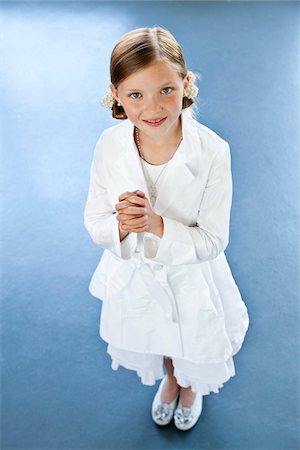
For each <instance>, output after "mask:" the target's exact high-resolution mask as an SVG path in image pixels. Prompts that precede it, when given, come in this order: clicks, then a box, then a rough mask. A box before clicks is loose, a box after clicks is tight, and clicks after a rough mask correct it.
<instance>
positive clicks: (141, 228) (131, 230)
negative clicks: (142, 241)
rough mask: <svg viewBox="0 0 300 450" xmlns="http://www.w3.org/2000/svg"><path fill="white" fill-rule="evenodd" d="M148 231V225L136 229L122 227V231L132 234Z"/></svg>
mask: <svg viewBox="0 0 300 450" xmlns="http://www.w3.org/2000/svg"><path fill="white" fill-rule="evenodd" d="M148 229H149V225H144V226H142V227H136V228H128V226H127V225H122V230H123V231H130V232H133V233H143V232H145V231H147V230H148Z"/></svg>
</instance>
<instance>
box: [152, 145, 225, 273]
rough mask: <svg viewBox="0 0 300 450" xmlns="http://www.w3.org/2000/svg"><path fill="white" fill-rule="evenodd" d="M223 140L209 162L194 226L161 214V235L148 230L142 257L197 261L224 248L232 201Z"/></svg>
mask: <svg viewBox="0 0 300 450" xmlns="http://www.w3.org/2000/svg"><path fill="white" fill-rule="evenodd" d="M225 144H226V145H225V146H224V147H222V148H221V149H220V151H218V152H217V154H216V156H215V157H214V160H213V162H212V165H211V169H210V172H209V176H208V181H207V184H206V187H205V190H204V194H203V197H202V200H201V204H200V207H199V210H198V215H197V222H196V224H195V226H187V225H184V224H182V223H181V222H178V221H176V220H173V219H170V218H168V217H164V216H163V217H162V218H163V222H164V234H163V236H162V238H159V237H158V236H155V235H153V234H151V233H146V234H145V236H144V257H145V258H149V259H151V260H152V261H155V262H157V263H160V264H166V265H178V264H197V263H201V262H203V261H207V260H211V259H214V258H216V257H217V256H218V254H219V253H221V252H222V251H224V250H225V248H226V247H227V245H228V242H229V226H230V209H231V202H232V175H231V156H230V147H229V145H228V143H227V142H226V143H225ZM187 201H188V199H187Z"/></svg>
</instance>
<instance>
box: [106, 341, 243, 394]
mask: <svg viewBox="0 0 300 450" xmlns="http://www.w3.org/2000/svg"><path fill="white" fill-rule="evenodd" d="M107 353H108V354H109V355H110V356H111V359H112V363H111V368H112V369H113V370H118V368H119V366H122V367H124V368H125V369H129V370H135V371H136V373H137V375H138V376H139V377H140V378H141V383H142V384H144V385H147V386H153V385H155V383H156V381H157V380H161V379H162V378H163V377H164V376H165V372H164V363H163V358H164V356H163V355H154V354H148V355H147V354H140V353H136V352H132V351H128V350H124V349H118V348H116V347H113V346H111V345H110V344H108V346H107ZM168 357H169V356H168ZM172 359H173V365H174V376H175V377H176V379H177V382H178V384H179V385H180V386H182V387H190V386H191V389H192V391H193V392H200V394H201V395H209V394H210V393H211V392H213V393H215V394H217V393H218V392H219V389H221V388H222V387H223V386H224V383H225V382H226V381H228V379H229V378H231V377H233V376H234V375H235V368H234V362H233V359H232V357H231V358H229V359H228V360H227V361H225V362H224V363H218V364H208V363H202V364H194V363H191V362H189V361H184V360H182V359H179V358H172ZM208 380H209V381H208Z"/></svg>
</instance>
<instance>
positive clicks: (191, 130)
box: [84, 27, 249, 430]
mask: <svg viewBox="0 0 300 450" xmlns="http://www.w3.org/2000/svg"><path fill="white" fill-rule="evenodd" d="M110 76H111V84H110V93H109V94H108V95H107V96H106V97H105V99H104V101H103V103H104V105H105V106H107V107H109V108H110V109H111V110H112V115H113V117H114V118H116V119H119V120H120V121H121V122H120V123H119V124H117V125H115V126H113V127H110V128H108V129H107V130H105V131H104V132H103V133H102V135H101V137H100V139H99V141H98V142H97V144H96V148H95V152H94V158H93V162H92V166H91V180H90V188H89V194H88V199H87V203H86V207H85V212H84V221H85V226H86V228H87V230H88V232H89V234H90V236H91V237H92V239H93V241H94V242H95V243H96V244H97V245H100V246H101V247H103V248H104V249H105V250H104V253H103V255H102V259H101V261H100V263H99V265H98V267H97V269H96V271H95V273H94V275H93V277H92V280H91V283H90V292H91V293H92V295H94V296H95V297H97V298H99V299H101V300H103V307H102V312H101V320H100V330H99V332H100V336H101V337H102V338H103V339H104V340H105V341H106V342H107V343H108V347H107V352H108V353H109V355H110V356H111V359H112V369H114V370H117V368H118V367H119V365H121V366H123V367H125V368H127V369H131V370H136V372H137V374H138V376H139V377H141V382H142V383H143V384H146V385H153V384H155V381H156V380H157V379H162V381H161V383H160V385H159V389H158V391H157V393H156V395H155V397H154V400H153V403H152V418H153V420H154V422H155V423H156V424H159V425H166V424H168V423H169V422H170V421H171V420H172V419H173V418H174V423H175V426H176V427H177V428H178V429H180V430H187V429H189V428H192V427H193V426H194V425H195V423H196V422H197V420H198V419H199V416H200V414H201V410H202V398H203V396H204V395H208V394H209V393H210V392H215V393H217V392H219V388H220V387H222V386H223V383H224V382H226V381H227V380H228V379H229V378H230V377H232V376H234V375H235V368H234V363H233V358H232V357H233V355H235V354H236V353H237V352H238V351H239V350H240V348H241V346H242V343H243V340H244V337H245V334H246V331H247V329H248V325H249V317H248V311H247V308H246V305H245V304H244V302H243V300H242V298H241V296H240V292H239V290H238V287H237V286H236V284H235V281H234V279H233V277H232V274H231V271H230V268H229V266H228V263H227V260H226V257H225V254H224V250H225V248H226V246H227V245H228V241H229V222H230V208H231V201H232V179H231V163H230V149H229V145H228V143H227V142H226V141H224V140H223V139H222V138H221V137H220V136H218V135H217V134H216V133H214V132H213V131H212V130H210V129H209V128H207V127H205V126H204V125H202V124H200V123H199V122H197V121H196V120H195V119H194V118H193V117H192V114H191V112H190V110H189V109H190V107H191V105H192V104H193V103H194V101H195V97H196V95H197V91H198V89H197V87H196V85H195V79H196V77H195V75H194V74H193V73H192V72H190V71H188V70H187V68H186V64H185V60H184V57H183V53H182V49H181V47H180V46H179V44H178V43H177V41H176V40H175V38H174V37H173V36H172V35H171V34H170V33H169V32H168V31H167V30H165V29H163V28H160V27H154V28H140V29H136V30H133V31H131V32H129V33H127V34H126V35H125V36H123V37H122V38H121V40H120V41H119V42H118V43H117V44H116V46H115V47H114V49H113V51H112V55H111V61H110ZM164 365H165V367H166V370H167V373H166V375H165V374H164V370H163V369H164Z"/></svg>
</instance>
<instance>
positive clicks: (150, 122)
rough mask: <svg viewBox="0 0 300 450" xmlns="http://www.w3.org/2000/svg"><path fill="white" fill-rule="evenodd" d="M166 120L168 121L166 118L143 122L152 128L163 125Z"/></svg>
mask: <svg viewBox="0 0 300 450" xmlns="http://www.w3.org/2000/svg"><path fill="white" fill-rule="evenodd" d="M165 120H166V117H162V118H161V119H149V120H143V122H145V123H147V124H148V125H151V126H158V125H161V124H162V123H163V122H164V121H165Z"/></svg>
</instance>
